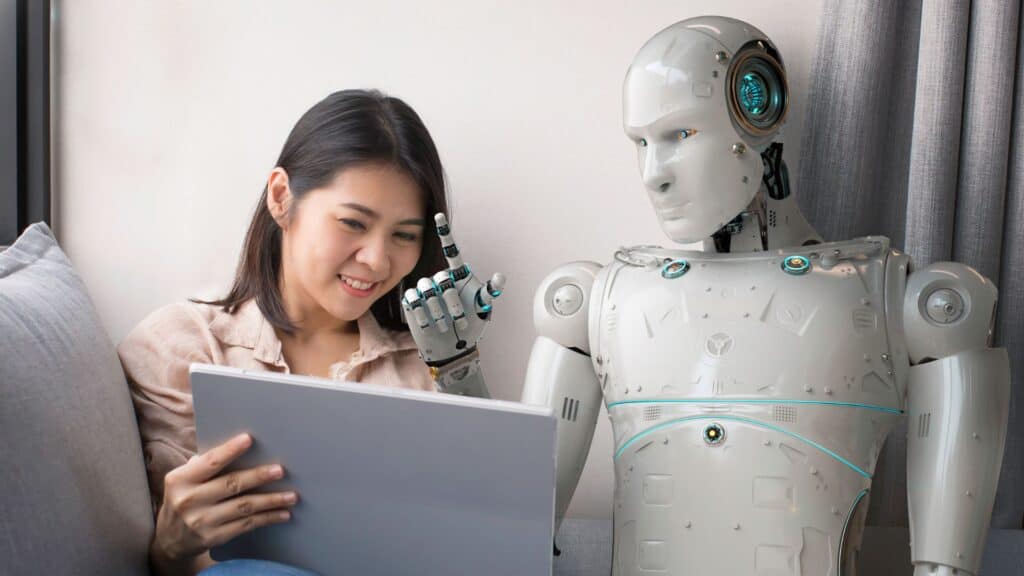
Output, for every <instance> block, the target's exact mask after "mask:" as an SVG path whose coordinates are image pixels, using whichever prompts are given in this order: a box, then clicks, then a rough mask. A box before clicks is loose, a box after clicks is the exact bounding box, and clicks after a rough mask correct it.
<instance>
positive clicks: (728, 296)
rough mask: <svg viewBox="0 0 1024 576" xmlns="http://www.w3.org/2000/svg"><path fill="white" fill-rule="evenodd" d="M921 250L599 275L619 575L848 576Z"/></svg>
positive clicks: (790, 255) (628, 252) (637, 254)
mask: <svg viewBox="0 0 1024 576" xmlns="http://www.w3.org/2000/svg"><path fill="white" fill-rule="evenodd" d="M905 264H906V257H905V256H902V255H899V254H898V253H895V252H893V251H891V250H890V249H889V243H888V240H887V239H885V238H881V237H868V238H861V239H857V240H851V241H848V242H837V243H829V244H819V245H814V246H807V247H804V248H793V249H787V250H772V251H768V252H761V253H755V254H711V253H701V252H682V251H673V250H664V249H660V248H647V247H641V248H632V249H623V250H621V251H619V252H618V253H617V254H616V260H615V262H613V263H612V264H610V265H609V266H607V267H605V268H604V269H603V270H602V271H601V272H600V274H599V275H598V276H597V278H596V280H595V283H594V287H593V292H592V297H591V300H590V311H589V315H590V317H589V321H588V326H589V343H590V351H591V355H592V360H593V364H594V368H595V370H596V372H597V376H598V380H599V382H600V385H601V389H602V393H603V396H604V402H605V405H606V406H607V408H608V414H609V417H610V419H611V422H612V427H613V430H614V443H615V452H614V462H615V502H614V519H615V531H614V533H615V550H614V558H615V559H614V566H615V567H614V571H613V574H615V575H616V576H626V575H641V574H642V575H656V574H665V575H667V574H696V575H705V574H758V575H762V574H763V575H773V576H783V575H786V576H789V575H792V576H799V575H803V576H811V575H813V576H826V575H832V576H835V575H837V574H840V573H841V571H842V569H841V563H843V561H842V557H843V555H844V554H843V550H844V548H850V547H851V546H856V545H857V544H858V543H859V537H860V530H861V529H862V526H863V522H864V514H865V510H866V504H867V498H866V495H867V494H868V490H869V488H870V485H871V478H872V475H873V473H874V470H875V463H876V460H877V458H878V455H879V452H880V450H881V448H882V445H883V443H884V441H885V438H886V435H887V434H888V432H889V430H890V429H891V428H892V426H893V425H894V424H895V422H896V421H897V419H898V418H899V417H900V415H901V414H902V413H903V411H904V409H905V406H904V397H905V394H904V391H905V389H906V388H905V381H906V373H907V368H908V366H909V364H908V361H907V353H906V349H905V348H906V347H905V343H904V342H903V337H902V323H901V320H900V313H901V309H902V302H903V295H904V288H903V287H904V283H905V278H906V266H905Z"/></svg>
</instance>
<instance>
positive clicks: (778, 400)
mask: <svg viewBox="0 0 1024 576" xmlns="http://www.w3.org/2000/svg"><path fill="white" fill-rule="evenodd" d="M623 102H624V106H623V124H624V130H625V132H626V135H627V136H628V137H629V138H630V139H631V140H633V142H634V143H635V144H636V147H637V154H638V163H639V166H640V173H641V179H642V181H643V183H644V187H645V188H646V190H647V195H648V198H649V200H650V201H651V203H652V206H653V208H654V210H655V214H656V216H657V218H658V221H659V223H660V225H661V227H662V230H663V231H664V232H665V233H666V235H667V236H668V237H669V238H671V239H672V240H673V241H675V242H677V243H681V244H689V243H695V242H701V246H702V247H703V251H700V252H693V251H687V252H684V251H674V250H665V249H661V248H656V247H637V248H632V249H623V250H620V251H619V252H617V253H616V255H615V261H614V262H612V263H611V264H610V265H608V266H601V265H599V264H596V263H590V262H575V263H570V264H566V265H564V266H561V267H559V268H558V269H557V270H555V271H554V272H552V273H551V274H550V275H549V276H548V277H547V278H546V279H545V280H544V281H543V282H542V284H541V286H540V288H539V289H538V290H537V293H536V297H535V300H534V323H535V325H536V327H537V331H538V333H539V337H538V339H537V341H536V343H535V345H534V348H533V352H532V354H531V357H530V365H529V368H528V370H527V378H526V383H525V386H524V389H523V397H522V398H523V401H524V402H527V403H534V404H545V405H548V406H550V407H551V408H552V409H553V410H554V411H555V413H556V414H559V415H560V416H561V420H560V422H559V428H558V443H559V445H558V452H557V468H558V490H557V494H556V507H555V514H556V528H557V525H558V524H560V520H561V518H562V516H563V515H564V514H565V510H566V509H567V507H568V504H569V500H570V499H571V498H572V493H573V491H574V490H575V486H576V483H577V482H578V480H579V475H580V473H581V471H582V469H583V465H584V462H585V459H586V456H587V452H588V450H589V447H590V441H591V438H592V435H593V431H594V425H595V422H596V418H597V414H598V411H599V408H600V404H599V402H601V401H602V400H603V402H604V404H605V406H606V407H607V410H608V414H609V418H610V420H611V423H612V428H613V434H614V444H615V449H614V453H613V454H612V455H611V456H612V457H613V458H614V462H615V495H614V507H613V513H614V550H613V566H614V569H613V574H614V576H656V575H665V576H668V575H671V574H694V575H697V576H704V575H709V574H729V575H730V576H853V575H855V574H856V557H857V554H856V552H857V550H858V549H859V546H860V540H861V533H862V531H863V526H864V521H865V516H866V510H867V502H868V498H869V494H870V489H871V479H872V475H873V474H874V472H875V464H876V461H877V459H878V456H879V453H880V451H881V449H882V446H883V444H884V442H885V438H886V436H887V435H888V434H889V432H890V430H891V429H892V428H893V426H894V425H895V424H896V422H897V421H898V420H899V418H901V417H904V416H905V415H906V416H909V418H910V422H909V426H908V432H909V434H908V436H909V439H908V440H909V441H908V455H907V463H908V469H907V477H908V496H909V502H910V524H911V526H910V528H911V540H912V551H911V558H912V561H913V563H914V565H915V576H952V575H954V574H957V575H959V576H973V575H976V574H977V572H978V568H979V566H980V564H981V555H982V552H983V549H984V541H985V536H986V534H987V532H988V523H989V519H990V518H991V512H992V506H993V503H994V499H995V490H996V486H997V484H998V479H999V469H1000V462H1001V459H1002V454H1003V447H1004V442H1005V434H1006V425H1007V420H1008V406H1009V404H1008V397H1009V368H1008V360H1007V356H1006V351H1005V350H994V349H991V348H989V346H990V344H991V335H992V326H993V319H994V310H995V302H996V289H995V287H994V286H993V285H992V283H991V282H989V281H988V280H987V279H986V278H984V277H983V276H981V275H980V274H978V273H977V272H976V271H974V270H972V269H971V268H969V267H967V266H964V265H962V264H956V263H938V264H933V265H930V266H928V267H926V268H924V269H922V270H917V271H911V268H910V262H909V258H908V257H907V256H906V255H904V254H901V253H899V252H898V251H895V250H892V249H891V248H890V246H889V241H888V239H886V238H883V237H875V236H873V237H865V238H860V239H855V240H850V241H845V242H833V243H822V239H821V237H820V236H819V235H818V234H817V233H816V232H815V231H814V229H813V228H812V227H811V226H810V225H809V224H808V223H807V221H806V219H804V217H803V215H802V214H800V211H799V209H798V208H797V205H796V203H795V201H794V198H793V196H792V195H791V193H790V190H789V183H788V176H787V169H786V166H785V163H784V162H783V161H782V144H781V143H780V142H777V141H776V138H777V136H778V134H779V130H780V128H781V126H782V124H783V122H784V120H785V116H786V111H787V109H788V104H789V99H788V88H787V84H786V76H785V70H784V68H783V65H782V59H781V55H780V54H779V51H778V49H777V48H776V47H775V45H774V44H773V43H772V42H771V41H770V40H769V39H768V38H767V36H765V35H764V34H763V33H762V32H760V31H759V30H757V29H756V28H754V27H753V26H750V25H749V24H746V23H745V22H741V21H738V20H734V19H730V18H721V17H699V18H692V19H689V20H685V21H683V22H679V23H676V24H674V25H672V26H669V27H668V28H666V29H664V30H662V31H661V32H659V33H658V34H656V35H655V36H654V37H653V38H652V39H651V40H649V41H648V42H647V43H646V44H645V45H644V46H643V47H642V48H641V49H640V51H639V52H638V54H637V56H636V57H635V58H634V60H633V63H632V65H631V66H630V68H629V71H628V72H627V74H626V79H625V83H624V92H623Z"/></svg>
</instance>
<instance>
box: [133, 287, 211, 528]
mask: <svg viewBox="0 0 1024 576" xmlns="http://www.w3.org/2000/svg"><path fill="white" fill-rule="evenodd" d="M212 350H213V346H212V342H211V338H210V336H209V328H208V326H207V323H206V322H205V320H204V319H203V318H202V316H201V315H200V314H199V313H198V312H197V311H196V310H195V309H194V308H193V307H192V306H190V305H188V304H172V305H170V306H166V307H164V308H161V309H159V310H157V311H155V312H153V313H152V314H150V315H149V316H148V317H147V318H146V319H144V320H143V321H142V322H141V323H139V325H138V326H136V327H135V329H134V330H132V332H131V333H130V334H128V336H127V337H126V338H125V339H124V340H123V341H122V342H121V343H120V345H118V347H117V352H118V356H120V358H121V364H122V366H123V367H124V371H125V375H126V376H127V378H128V386H129V390H130V391H131V396H132V402H133V403H134V405H135V415H136V418H137V419H138V423H139V434H140V436H141V439H142V451H143V454H144V455H145V459H146V472H147V474H148V477H149V488H150V494H151V495H152V498H153V512H154V514H155V513H156V512H157V511H158V510H159V507H160V505H161V503H162V502H163V491H164V476H165V475H166V474H167V473H168V472H170V471H171V470H173V469H174V468H177V467H178V466H181V465H182V464H184V463H185V462H186V461H187V460H188V459H189V458H190V457H191V456H192V455H194V454H195V453H196V433H195V416H194V411H193V408H192V386H191V383H190V382H189V374H188V372H189V365H190V364H191V363H193V362H201V363H206V364H212V363H214V359H213V352H212Z"/></svg>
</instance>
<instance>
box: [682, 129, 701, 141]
mask: <svg viewBox="0 0 1024 576" xmlns="http://www.w3.org/2000/svg"><path fill="white" fill-rule="evenodd" d="M696 133H697V131H696V130H694V129H693V128H687V129H685V130H680V131H679V132H677V138H679V139H680V140H686V139H687V138H689V137H690V136H693V135H694V134H696Z"/></svg>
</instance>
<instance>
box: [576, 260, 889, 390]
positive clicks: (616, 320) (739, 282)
mask: <svg viewBox="0 0 1024 576" xmlns="http://www.w3.org/2000/svg"><path fill="white" fill-rule="evenodd" d="M779 260H780V258H774V259H773V258H768V257H764V258H760V259H758V258H748V259H732V260H722V261H716V260H714V259H708V260H704V261H700V260H697V261H688V264H689V267H688V270H687V272H686V273H685V274H683V275H680V276H675V277H673V275H672V274H671V273H668V274H666V273H664V269H665V266H662V267H651V266H647V267H639V266H621V267H618V268H617V269H615V270H612V271H610V273H609V276H608V278H607V281H606V285H605V286H606V288H605V291H604V294H603V296H604V297H603V299H602V300H601V301H600V302H595V303H594V305H595V307H594V308H592V310H591V321H592V322H596V323H597V331H596V333H592V337H594V339H596V340H597V341H596V342H592V348H591V349H592V350H594V351H595V352H596V354H595V358H594V363H595V368H596V369H597V371H598V375H599V377H600V378H601V382H602V387H603V389H604V393H605V398H606V401H608V402H615V401H620V400H628V399H638V398H644V397H651V398H665V397H721V396H732V397H760V396H765V397H778V396H787V397H795V396H797V395H808V394H819V395H827V396H832V397H849V398H854V397H855V398H856V399H857V400H864V399H865V395H868V396H878V397H877V398H874V399H875V400H884V401H885V403H886V404H888V403H890V402H892V401H893V400H894V397H895V387H894V382H893V378H892V374H890V373H891V372H892V370H891V366H889V365H888V364H887V361H888V354H886V352H887V350H888V342H887V337H886V329H885V328H886V327H885V315H884V310H885V306H884V293H883V292H884V290H883V287H884V267H883V263H882V261H881V259H877V260H875V261H870V260H866V261H859V262H858V263H845V262H843V263H838V264H836V265H833V266H831V267H829V268H828V269H824V268H821V267H818V268H815V267H813V266H811V267H809V269H808V270H805V271H801V272H800V273H792V272H787V271H786V270H784V269H783V268H782V267H781V266H780V265H779V264H778V262H779Z"/></svg>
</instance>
